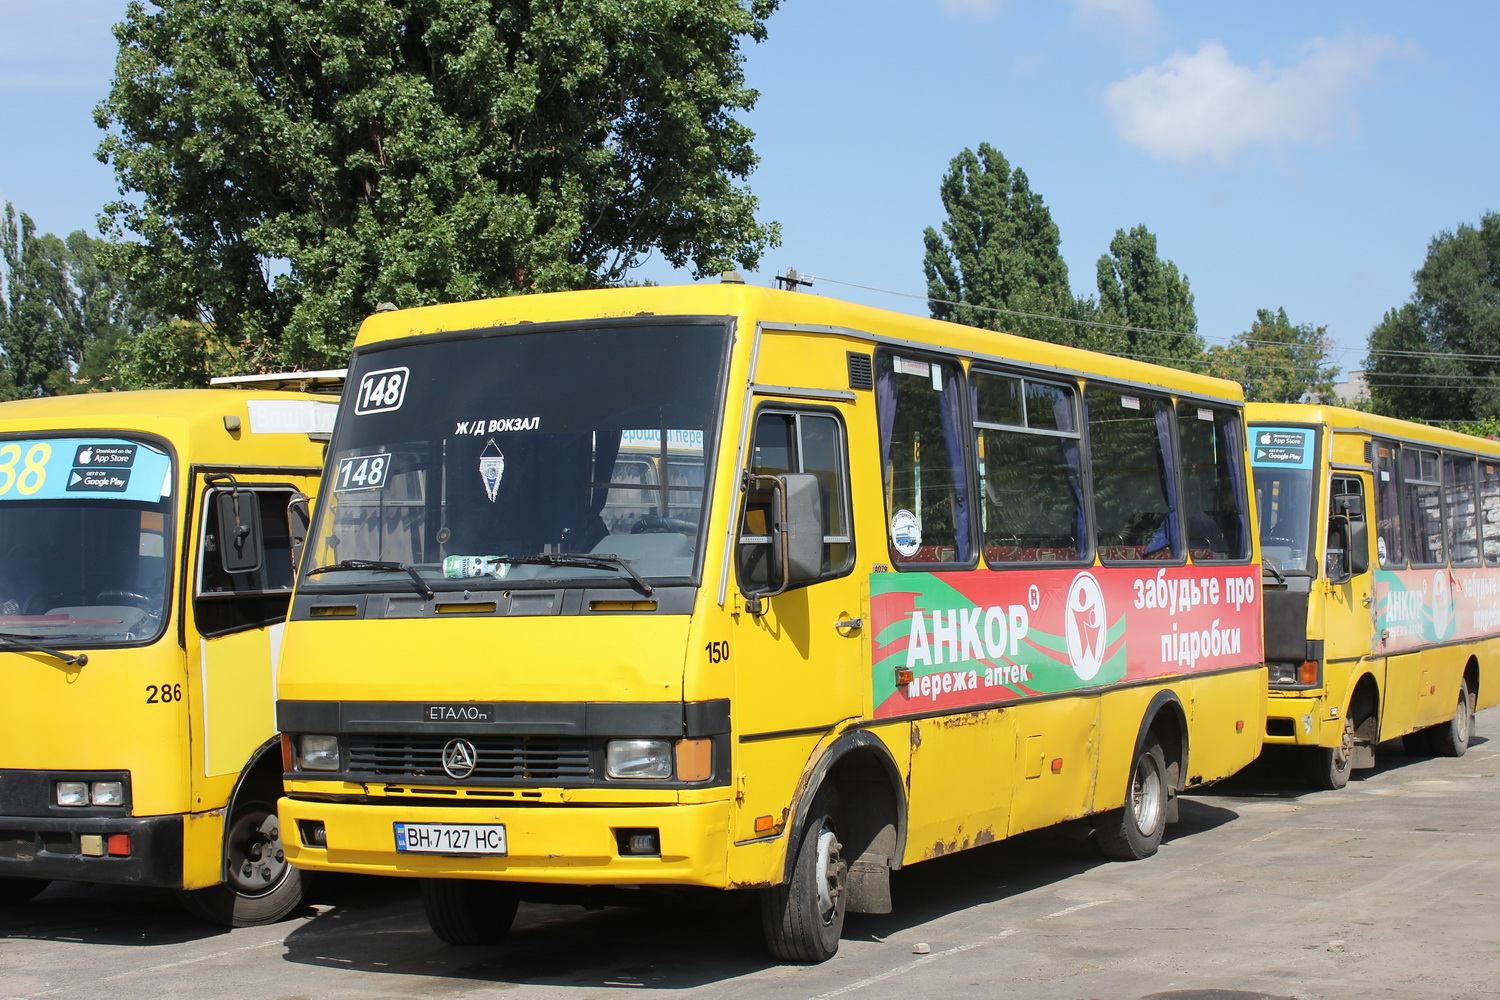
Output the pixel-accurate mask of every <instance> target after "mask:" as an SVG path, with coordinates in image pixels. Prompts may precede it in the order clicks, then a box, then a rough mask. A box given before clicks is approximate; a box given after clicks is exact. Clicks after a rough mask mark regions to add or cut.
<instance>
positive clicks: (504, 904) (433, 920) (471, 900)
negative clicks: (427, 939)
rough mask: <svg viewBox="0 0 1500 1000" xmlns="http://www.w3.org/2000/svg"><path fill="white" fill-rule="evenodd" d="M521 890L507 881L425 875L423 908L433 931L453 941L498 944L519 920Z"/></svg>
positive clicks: (466, 943)
mask: <svg viewBox="0 0 1500 1000" xmlns="http://www.w3.org/2000/svg"><path fill="white" fill-rule="evenodd" d="M519 903H520V894H519V893H517V892H516V889H515V887H514V886H512V885H510V884H508V883H506V882H495V881H491V880H488V879H469V878H424V879H422V911H423V912H424V913H426V914H427V926H428V927H430V928H432V933H434V934H436V935H437V936H438V937H440V938H442V939H443V940H444V941H446V942H448V943H449V944H460V945H476V944H497V943H498V942H500V941H501V940H502V939H503V938H504V937H505V935H506V934H509V933H510V925H511V924H513V923H515V919H516V906H517V904H519Z"/></svg>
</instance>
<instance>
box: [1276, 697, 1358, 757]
mask: <svg viewBox="0 0 1500 1000" xmlns="http://www.w3.org/2000/svg"><path fill="white" fill-rule="evenodd" d="M1336 711H1337V710H1336V709H1333V708H1332V707H1331V706H1330V705H1329V703H1328V697H1327V696H1326V695H1321V694H1319V695H1310V696H1294V695H1282V694H1278V693H1276V692H1274V691H1273V692H1272V693H1271V695H1270V697H1269V698H1267V700H1266V735H1265V742H1266V743H1267V744H1271V745H1276V746H1311V747H1337V746H1342V745H1343V740H1344V723H1343V720H1342V719H1341V718H1339V717H1338V715H1337V714H1330V713H1332V712H1336Z"/></svg>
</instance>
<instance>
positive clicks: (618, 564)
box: [490, 552, 656, 597]
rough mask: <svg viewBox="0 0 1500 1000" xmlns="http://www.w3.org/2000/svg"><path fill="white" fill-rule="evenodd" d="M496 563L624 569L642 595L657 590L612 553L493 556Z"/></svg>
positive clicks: (548, 553) (623, 560)
mask: <svg viewBox="0 0 1500 1000" xmlns="http://www.w3.org/2000/svg"><path fill="white" fill-rule="evenodd" d="M490 558H493V559H494V560H495V561H496V562H503V563H512V564H515V565H523V564H524V565H531V566H581V567H583V568H585V569H622V570H624V571H625V572H626V573H628V574H629V575H630V579H632V580H634V581H635V585H636V586H637V587H640V588H641V593H643V594H645V595H646V596H647V597H651V596H653V595H654V594H655V593H656V588H655V587H653V586H651V584H649V583H647V582H646V578H645V577H643V576H641V574H639V573H637V572H636V571H635V567H634V566H632V565H630V563H629V562H628V561H627V560H625V559H623V558H621V557H620V556H617V555H615V554H614V553H612V552H590V553H587V554H583V553H578V554H574V553H569V552H544V553H542V554H541V555H536V556H491V557H490Z"/></svg>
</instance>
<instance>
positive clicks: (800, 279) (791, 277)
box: [776, 267, 813, 292]
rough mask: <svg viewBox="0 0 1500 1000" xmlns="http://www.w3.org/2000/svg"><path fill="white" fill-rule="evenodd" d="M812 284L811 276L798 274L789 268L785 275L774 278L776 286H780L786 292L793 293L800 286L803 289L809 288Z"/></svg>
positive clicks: (795, 270) (792, 268)
mask: <svg viewBox="0 0 1500 1000" xmlns="http://www.w3.org/2000/svg"><path fill="white" fill-rule="evenodd" d="M812 283H813V276H812V275H810V274H798V273H797V269H796V268H795V267H789V268H787V269H786V274H778V275H777V276H776V284H778V285H780V286H781V287H782V288H783V289H785V290H786V291H788V292H795V291H796V290H797V286H798V285H801V286H803V287H805V288H811V287H812Z"/></svg>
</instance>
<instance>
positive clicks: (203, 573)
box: [193, 486, 293, 636]
mask: <svg viewBox="0 0 1500 1000" xmlns="http://www.w3.org/2000/svg"><path fill="white" fill-rule="evenodd" d="M245 488H246V487H244V486H241V487H240V489H242V490H243V489H245ZM222 492H225V491H224V490H219V489H212V490H209V491H208V493H207V495H206V496H205V502H204V508H203V509H204V518H203V521H202V532H203V543H202V545H201V546H200V547H199V548H200V552H199V558H198V576H197V586H196V587H195V589H194V600H193V614H194V616H195V617H196V619H197V622H198V631H199V632H201V633H203V634H204V635H206V636H211V635H221V634H223V633H226V632H236V631H240V630H243V629H248V628H259V627H261V626H264V625H273V624H275V623H276V622H279V621H283V620H285V618H286V610H287V602H288V601H289V600H290V598H291V591H292V575H293V566H292V538H291V527H290V524H289V522H288V521H287V513H286V508H287V502H288V501H289V500H290V499H291V497H292V493H293V491H292V490H291V489H289V488H276V489H260V488H257V489H256V490H255V493H256V496H257V497H258V498H259V500H260V528H261V536H262V538H264V540H265V557H264V559H263V560H262V561H261V565H260V568H259V569H257V570H254V571H252V572H249V573H229V572H226V571H225V570H224V565H223V562H222V561H221V560H220V558H219V553H218V549H219V545H220V544H221V542H220V539H219V538H218V534H217V532H218V527H217V519H216V518H215V517H214V508H215V502H214V501H215V498H216V496H217V495H218V494H219V493H222Z"/></svg>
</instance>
